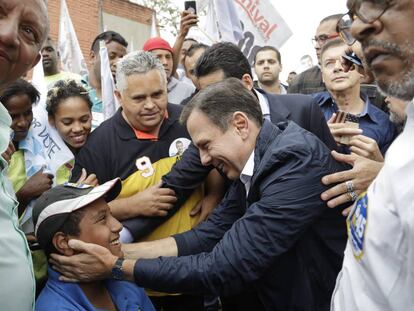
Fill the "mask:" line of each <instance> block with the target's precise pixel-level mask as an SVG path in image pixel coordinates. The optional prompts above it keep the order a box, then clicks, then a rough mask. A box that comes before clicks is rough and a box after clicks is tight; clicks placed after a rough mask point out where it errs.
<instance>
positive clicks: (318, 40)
mask: <svg viewBox="0 0 414 311" xmlns="http://www.w3.org/2000/svg"><path fill="white" fill-rule="evenodd" d="M337 37H339V33H334V34H331V35H320V36H318V37H314V38H312V43H313V45H314V46H315V45H316V43H318V44H319V45H324V44H325V42H326V41H328V40H330V39H334V38H337Z"/></svg>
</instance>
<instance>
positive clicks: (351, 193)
mask: <svg viewBox="0 0 414 311" xmlns="http://www.w3.org/2000/svg"><path fill="white" fill-rule="evenodd" d="M348 195H349V198H350V199H351V201H352V202H355V201H356V199H358V195H357V194H356V192H355V191H350V192H348Z"/></svg>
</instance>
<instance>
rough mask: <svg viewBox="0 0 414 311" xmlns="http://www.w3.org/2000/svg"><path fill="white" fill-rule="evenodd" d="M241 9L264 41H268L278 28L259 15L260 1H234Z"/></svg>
mask: <svg viewBox="0 0 414 311" xmlns="http://www.w3.org/2000/svg"><path fill="white" fill-rule="evenodd" d="M234 1H235V2H236V3H237V4H238V5H240V6H241V7H242V9H243V10H244V11H245V12H246V13H247V16H249V18H250V20H251V21H252V23H253V24H254V25H255V26H256V28H257V29H258V30H260V32H262V33H263V36H264V37H265V38H266V40H268V39H270V36H271V35H272V33H273V32H274V31H275V29H276V28H277V27H278V25H277V24H270V22H269V21H268V20H267V19H265V17H264V15H263V14H261V12H260V9H259V7H258V6H259V4H260V0H234Z"/></svg>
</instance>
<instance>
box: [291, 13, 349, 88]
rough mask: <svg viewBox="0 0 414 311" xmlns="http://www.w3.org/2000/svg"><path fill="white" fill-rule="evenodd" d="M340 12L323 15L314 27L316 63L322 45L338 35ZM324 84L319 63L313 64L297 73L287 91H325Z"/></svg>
mask: <svg viewBox="0 0 414 311" xmlns="http://www.w3.org/2000/svg"><path fill="white" fill-rule="evenodd" d="M341 17H342V15H341V14H335V15H330V16H327V17H325V18H324V19H322V20H321V22H320V23H319V26H318V28H317V29H316V35H315V37H314V38H312V42H313V46H314V47H315V51H316V56H317V57H318V63H319V64H320V52H321V49H322V47H323V45H324V44H325V43H326V42H327V41H329V40H331V39H334V38H337V37H339V34H338V32H337V31H336V25H337V23H338V21H339V19H340V18H341ZM325 90H326V88H325V84H324V83H323V81H322V73H321V69H320V67H319V65H317V66H313V67H311V68H309V69H308V70H305V71H304V72H302V73H301V74H299V75H298V76H297V77H296V79H295V80H294V81H293V82H292V85H289V88H288V93H300V94H312V93H318V92H323V91H325Z"/></svg>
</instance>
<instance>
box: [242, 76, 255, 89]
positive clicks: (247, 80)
mask: <svg viewBox="0 0 414 311" xmlns="http://www.w3.org/2000/svg"><path fill="white" fill-rule="evenodd" d="M241 82H242V83H243V85H244V87H245V88H246V89H248V90H249V91H251V90H252V89H253V86H254V83H253V79H252V77H251V76H250V75H249V74H248V73H245V74H244V75H243V77H242V78H241Z"/></svg>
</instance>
